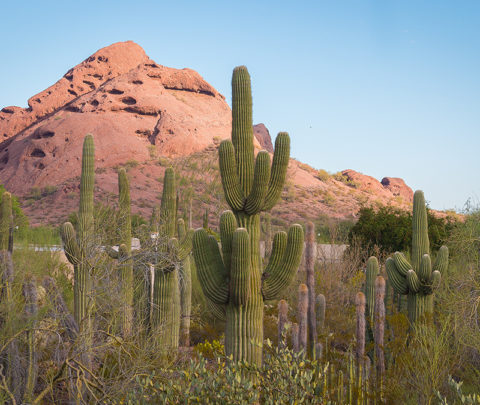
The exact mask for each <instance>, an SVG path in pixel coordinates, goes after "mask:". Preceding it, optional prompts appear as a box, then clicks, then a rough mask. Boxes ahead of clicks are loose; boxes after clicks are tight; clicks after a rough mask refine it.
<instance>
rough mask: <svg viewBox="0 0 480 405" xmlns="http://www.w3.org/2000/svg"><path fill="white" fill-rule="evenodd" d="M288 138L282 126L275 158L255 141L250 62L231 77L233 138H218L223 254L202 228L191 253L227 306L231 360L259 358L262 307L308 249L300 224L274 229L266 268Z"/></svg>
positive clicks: (209, 289)
mask: <svg viewBox="0 0 480 405" xmlns="http://www.w3.org/2000/svg"><path fill="white" fill-rule="evenodd" d="M289 154H290V138H289V136H288V134H287V133H280V134H279V135H278V136H277V139H276V141H275V152H274V155H273V164H272V166H271V167H270V155H269V154H268V152H266V151H261V152H259V153H258V155H257V157H256V159H255V156H254V148H253V126H252V96H251V88H250V76H249V74H248V71H247V68H246V67H244V66H240V67H237V68H235V69H234V71H233V77H232V140H231V141H229V140H225V141H223V142H222V143H221V144H220V148H219V157H220V174H221V177H222V185H223V190H224V194H225V198H226V200H227V203H228V204H229V206H230V207H231V209H232V211H233V212H232V211H226V212H224V213H223V214H222V216H221V218H220V237H221V243H222V251H223V257H222V255H221V254H220V250H219V247H218V244H217V241H216V240H215V238H214V237H213V236H208V234H207V233H206V231H205V230H204V229H199V230H197V231H196V232H195V236H194V240H193V253H194V258H195V263H196V265H197V269H198V278H199V281H200V283H201V285H202V289H203V292H204V293H205V295H206V296H207V297H208V298H209V299H210V300H211V301H213V302H215V303H216V304H219V305H225V307H226V319H227V321H226V332H225V351H226V354H227V355H231V356H232V357H233V360H235V361H237V360H246V361H248V362H251V363H256V364H260V363H261V362H262V344H263V306H264V301H265V300H271V299H275V298H278V296H279V295H280V293H281V292H282V290H283V289H284V288H285V287H286V286H288V285H289V284H290V282H291V280H292V279H293V276H294V274H295V272H296V269H297V267H298V265H299V262H300V257H301V253H302V248H303V230H302V227H301V226H300V225H293V226H292V227H291V228H290V230H289V232H288V237H287V235H286V234H285V233H283V232H281V233H277V234H276V235H275V238H274V242H273V247H272V254H271V257H270V260H269V263H268V266H267V267H266V269H265V271H264V272H263V271H262V260H261V257H260V212H261V211H268V210H270V209H271V208H272V207H273V206H274V205H275V203H276V202H277V200H278V198H279V197H280V194H281V191H282V187H283V184H284V181H285V175H286V172H287V166H288V159H289Z"/></svg>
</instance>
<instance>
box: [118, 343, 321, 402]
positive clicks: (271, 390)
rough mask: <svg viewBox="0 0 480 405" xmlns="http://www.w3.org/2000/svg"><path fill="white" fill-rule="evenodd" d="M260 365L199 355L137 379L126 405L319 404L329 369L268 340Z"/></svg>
mask: <svg viewBox="0 0 480 405" xmlns="http://www.w3.org/2000/svg"><path fill="white" fill-rule="evenodd" d="M264 347H265V349H266V350H265V356H264V364H263V365H262V366H261V367H258V366H255V365H250V364H246V363H238V364H232V363H231V362H230V360H229V359H228V358H225V357H222V356H217V357H216V359H215V360H214V361H213V362H212V361H211V362H209V361H207V360H206V359H205V358H204V357H203V356H202V355H198V358H192V359H190V361H188V362H187V363H186V364H185V365H184V366H183V367H181V368H180V367H179V368H169V369H162V370H158V371H155V372H154V373H151V374H150V375H149V376H146V377H143V378H140V377H139V378H138V379H137V380H136V383H137V384H136V385H135V388H134V389H133V390H131V391H130V392H129V393H128V395H127V400H126V403H128V404H149V403H168V404H182V403H188V404H225V403H228V404H251V403H262V404H278V403H305V404H314V403H321V402H322V396H323V390H324V378H325V375H326V371H327V369H328V366H326V365H325V364H322V363H321V362H318V361H311V360H308V359H306V358H305V357H304V355H303V354H301V353H293V352H291V351H290V350H278V349H277V348H274V347H273V345H271V343H270V342H268V341H267V342H266V345H265V346H264Z"/></svg>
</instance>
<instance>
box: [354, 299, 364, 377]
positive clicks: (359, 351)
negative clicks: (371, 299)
mask: <svg viewBox="0 0 480 405" xmlns="http://www.w3.org/2000/svg"><path fill="white" fill-rule="evenodd" d="M355 306H356V315H357V325H356V331H355V335H356V339H357V346H356V352H355V357H356V360H357V371H358V370H361V369H362V368H363V364H364V361H365V294H364V293H362V292H358V293H357V295H356V297H355Z"/></svg>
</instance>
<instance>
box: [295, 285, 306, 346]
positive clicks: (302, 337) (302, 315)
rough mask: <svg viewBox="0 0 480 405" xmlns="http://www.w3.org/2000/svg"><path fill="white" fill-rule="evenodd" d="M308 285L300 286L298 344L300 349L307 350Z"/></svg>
mask: <svg viewBox="0 0 480 405" xmlns="http://www.w3.org/2000/svg"><path fill="white" fill-rule="evenodd" d="M308 296H309V293H308V287H307V286H306V285H305V284H300V285H299V286H298V309H297V322H298V346H299V349H300V350H303V351H306V350H307V336H308V333H307V330H308V326H309V325H308Z"/></svg>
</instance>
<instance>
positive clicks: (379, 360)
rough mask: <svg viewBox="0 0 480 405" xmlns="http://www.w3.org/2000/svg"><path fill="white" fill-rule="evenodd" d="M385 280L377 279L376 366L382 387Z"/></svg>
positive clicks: (383, 372) (380, 277) (378, 380)
mask: <svg viewBox="0 0 480 405" xmlns="http://www.w3.org/2000/svg"><path fill="white" fill-rule="evenodd" d="M384 300H385V279H384V278H383V277H382V276H378V277H377V278H376V279H375V365H376V368H377V383H378V385H379V386H380V387H381V385H382V381H383V377H384V375H385V353H384V350H383V338H384V334H385V301H384Z"/></svg>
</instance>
